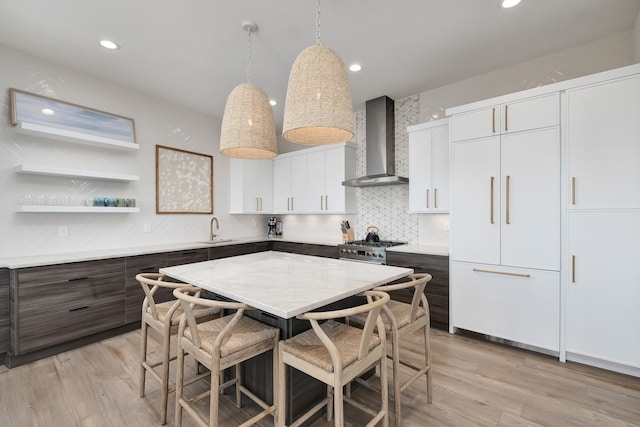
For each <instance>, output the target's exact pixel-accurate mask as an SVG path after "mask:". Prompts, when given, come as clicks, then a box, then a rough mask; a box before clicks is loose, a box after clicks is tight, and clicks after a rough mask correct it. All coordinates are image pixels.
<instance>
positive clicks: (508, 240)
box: [500, 127, 560, 270]
mask: <svg viewBox="0 0 640 427" xmlns="http://www.w3.org/2000/svg"><path fill="white" fill-rule="evenodd" d="M500 156H501V178H500V179H501V188H502V194H501V209H500V210H501V233H500V236H501V239H500V240H501V245H500V248H501V256H500V264H502V265H508V266H513V267H524V268H539V269H544V270H560V131H559V129H558V128H557V127H553V128H546V129H543V130H537V131H531V132H520V133H517V134H511V135H503V136H502V141H501V154H500Z"/></svg>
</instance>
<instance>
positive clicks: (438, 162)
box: [409, 126, 449, 212]
mask: <svg viewBox="0 0 640 427" xmlns="http://www.w3.org/2000/svg"><path fill="white" fill-rule="evenodd" d="M409 183H411V181H409ZM431 186H432V188H433V209H434V210H435V211H439V212H446V211H448V210H449V126H438V127H435V128H433V131H432V135H431Z"/></svg>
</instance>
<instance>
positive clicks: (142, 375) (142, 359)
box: [139, 320, 147, 397]
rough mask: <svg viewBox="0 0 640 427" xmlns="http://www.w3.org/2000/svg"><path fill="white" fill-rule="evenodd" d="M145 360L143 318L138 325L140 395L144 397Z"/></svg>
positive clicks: (145, 328) (145, 343)
mask: <svg viewBox="0 0 640 427" xmlns="http://www.w3.org/2000/svg"><path fill="white" fill-rule="evenodd" d="M146 361H147V323H146V322H145V321H144V320H143V321H142V325H141V327H140V382H139V384H140V397H144V388H145V379H146V377H147V370H146V369H145V367H144V364H145V363H146Z"/></svg>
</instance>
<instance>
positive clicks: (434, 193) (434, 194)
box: [433, 188, 438, 209]
mask: <svg viewBox="0 0 640 427" xmlns="http://www.w3.org/2000/svg"><path fill="white" fill-rule="evenodd" d="M433 208H434V209H438V189H437V188H434V189H433Z"/></svg>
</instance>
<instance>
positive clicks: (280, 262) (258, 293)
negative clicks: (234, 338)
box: [160, 251, 413, 424]
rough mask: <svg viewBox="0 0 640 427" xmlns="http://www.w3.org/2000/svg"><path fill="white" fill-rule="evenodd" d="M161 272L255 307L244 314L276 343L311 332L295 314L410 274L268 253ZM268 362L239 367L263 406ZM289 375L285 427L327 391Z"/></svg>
mask: <svg viewBox="0 0 640 427" xmlns="http://www.w3.org/2000/svg"><path fill="white" fill-rule="evenodd" d="M160 272H161V273H163V274H166V275H168V276H171V277H173V278H175V279H177V280H180V281H182V282H185V283H189V284H191V285H194V286H197V287H200V288H202V289H205V290H207V291H210V292H212V293H214V294H216V295H217V296H219V297H221V298H224V299H230V300H234V301H239V302H243V303H245V304H249V305H251V306H253V307H255V308H257V309H258V310H256V311H251V312H247V315H248V316H251V317H253V318H255V319H257V320H260V321H262V322H265V323H267V324H269V325H271V326H275V327H278V328H279V329H280V339H287V338H290V337H292V336H294V335H296V334H299V333H300V332H303V331H305V330H307V329H310V327H311V326H310V324H309V322H308V321H306V320H299V319H297V318H296V317H295V316H296V315H298V314H302V313H305V312H307V311H310V310H315V309H318V308H321V307H326V308H323V309H322V310H325V309H327V310H329V309H334V308H339V307H344V306H345V305H348V304H349V298H353V297H354V296H355V295H357V294H358V293H360V292H362V291H365V290H367V289H371V288H374V287H376V286H378V285H382V284H384V283H388V282H390V281H393V280H396V279H399V278H402V277H404V276H407V275H409V274H411V273H413V269H411V268H403V267H391V266H386V265H378V264H368V263H360V262H356V261H346V260H336V259H329V258H322V257H315V256H308V255H298V254H291V253H283V252H274V251H268V252H259V253H253V254H248V255H241V256H235V257H230V258H223V259H217V260H212V261H204V262H198V263H192V264H185V265H178V266H175V267H166V268H161V269H160ZM271 360H272V359H271V354H270V353H269V354H265V355H262V356H258V357H257V358H255V359H252V360H250V361H247V362H245V363H244V364H243V366H242V369H243V375H242V376H243V382H244V385H245V386H246V387H247V388H249V389H250V390H252V391H253V392H254V393H256V394H257V395H258V396H260V397H261V398H263V399H264V400H265V401H267V402H272V401H273V396H272V381H273V378H272V373H271V368H270V366H271ZM287 370H288V371H287V385H286V390H287V414H286V419H287V423H288V424H289V423H291V421H293V420H295V419H296V418H297V417H298V416H300V415H301V414H303V413H305V412H306V411H307V410H308V409H309V408H310V407H312V406H313V405H315V404H316V403H317V402H318V401H320V400H321V399H322V398H323V397H324V396H326V388H325V386H324V384H322V383H320V382H319V381H317V380H314V379H312V378H311V377H308V376H307V375H305V374H303V373H301V372H299V371H296V370H295V369H293V368H291V367H287Z"/></svg>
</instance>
